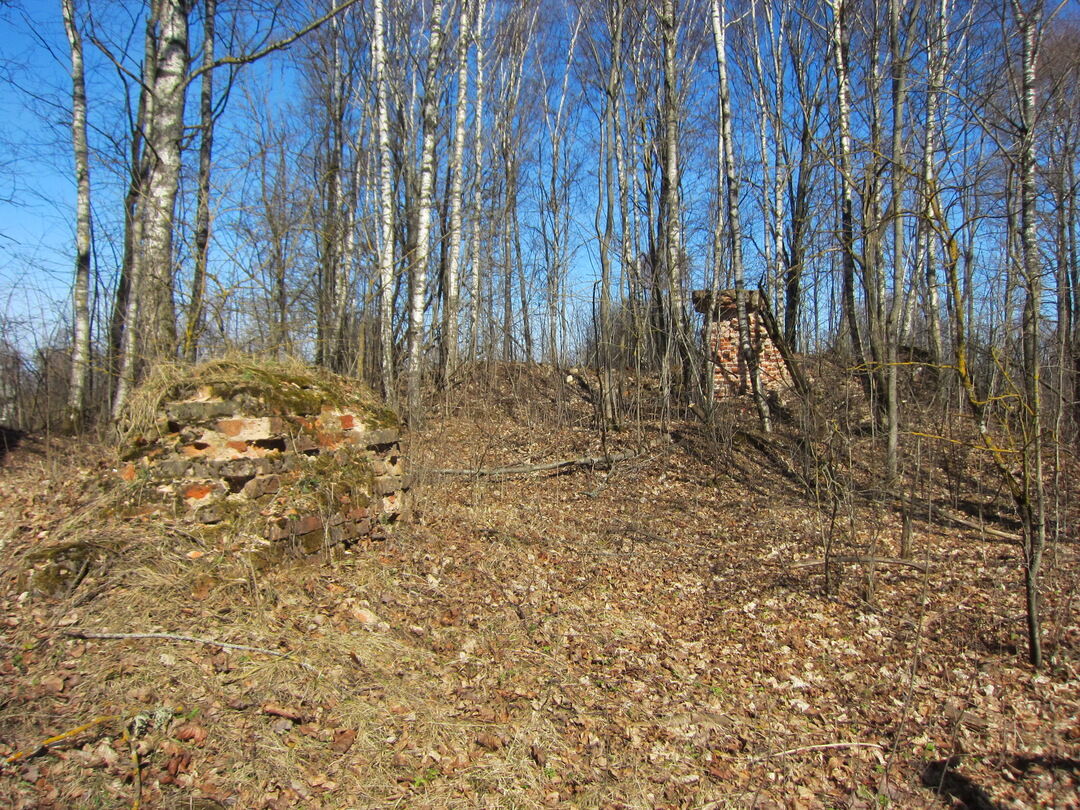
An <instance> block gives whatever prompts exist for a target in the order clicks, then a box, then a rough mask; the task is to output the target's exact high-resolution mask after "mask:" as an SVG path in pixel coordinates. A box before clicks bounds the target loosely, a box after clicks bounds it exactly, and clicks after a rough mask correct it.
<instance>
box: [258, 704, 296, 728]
mask: <svg viewBox="0 0 1080 810" xmlns="http://www.w3.org/2000/svg"><path fill="white" fill-rule="evenodd" d="M262 710H263V714H268V715H270V716H271V717H284V718H285V719H287V720H292V721H293V722H294V723H302V722H303V721H304V715H302V714H301V713H300V712H299V711H297V710H296V709H290V708H288V707H286V706H280V705H278V704H277V703H264V704H263V707H262Z"/></svg>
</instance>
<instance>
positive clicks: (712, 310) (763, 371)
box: [693, 290, 792, 400]
mask: <svg viewBox="0 0 1080 810" xmlns="http://www.w3.org/2000/svg"><path fill="white" fill-rule="evenodd" d="M693 301H694V308H695V309H696V310H697V311H698V312H700V313H701V314H702V315H705V317H707V318H708V317H711V318H712V324H713V328H712V346H711V347H710V349H711V351H710V357H711V359H712V362H713V365H714V369H713V374H714V378H715V381H716V385H715V390H716V398H717V399H718V400H725V399H730V398H732V397H738V396H742V395H744V394H747V393H749V391H750V375H749V370H748V369H747V368H746V364H745V363H744V362H743V359H742V358H741V357H740V356H739V315H738V310H737V308H736V298H735V290H722V291H720V292H719V293H717V295H716V300H715V302H714V301H713V295H712V293H711V292H710V291H709V290H697V291H695V292H694V294H693ZM763 303H764V302H763V301H762V298H761V294H760V293H759V292H757V291H756V290H747V291H746V314H747V319H748V320H749V322H750V344H751V346H752V348H753V350H754V352H755V353H756V354H757V358H758V369H759V371H760V375H761V386H762V389H763V393H765V394H766V395H767V396H770V395H771V396H775V397H777V398H778V399H780V400H783V399H784V398H785V396H786V394H787V392H788V390H789V389H790V388H791V385H792V381H791V374H790V372H789V371H788V367H787V365H786V364H785V363H784V358H783V356H782V355H781V354H780V350H779V349H778V348H777V346H776V344H775V343H773V341H772V340H771V339H770V338H769V334H768V332H767V331H766V329H765V324H764V318H763V314H762V306H763Z"/></svg>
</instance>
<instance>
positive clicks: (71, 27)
mask: <svg viewBox="0 0 1080 810" xmlns="http://www.w3.org/2000/svg"><path fill="white" fill-rule="evenodd" d="M62 3H63V5H62V8H63V15H64V30H65V31H66V33H67V40H68V46H69V48H70V50H71V139H72V149H73V153H74V157H75V189H76V199H75V283H74V288H73V295H72V298H73V302H72V303H73V307H72V310H73V312H72V315H73V325H74V336H73V343H72V348H71V377H70V382H69V388H68V402H67V422H68V427H69V428H71V429H72V430H77V429H78V428H80V427H81V426H82V424H83V421H84V419H85V416H86V393H87V389H88V387H89V381H90V248H91V245H90V238H91V234H90V150H89V148H88V146H87V140H86V78H85V72H84V68H83V49H82V35H81V34H80V33H79V28H78V24H77V22H76V20H75V0H62Z"/></svg>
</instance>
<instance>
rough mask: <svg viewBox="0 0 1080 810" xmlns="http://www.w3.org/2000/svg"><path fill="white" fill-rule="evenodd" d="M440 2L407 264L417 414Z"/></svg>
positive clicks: (411, 397) (412, 405)
mask: <svg viewBox="0 0 1080 810" xmlns="http://www.w3.org/2000/svg"><path fill="white" fill-rule="evenodd" d="M443 7H444V3H443V0H435V4H434V6H433V7H432V10H431V38H430V41H429V44H428V54H427V66H426V68H425V70H424V89H423V93H424V96H423V101H422V102H421V146H420V187H419V191H418V200H417V223H416V249H415V251H414V253H413V257H412V261H411V262H410V264H409V335H408V343H409V353H408V368H407V374H408V379H407V384H408V394H407V401H408V412H409V416H410V418H416V417H418V416H419V415H420V377H421V374H422V373H423V344H424V299H425V298H426V295H427V265H428V257H429V255H430V245H429V239H430V236H431V209H432V189H433V187H434V183H435V136H436V134H437V132H436V128H437V121H436V116H437V114H438V104H439V87H438V86H437V82H436V74H437V71H438V66H439V60H440V58H441V56H442V41H443V20H442V16H443Z"/></svg>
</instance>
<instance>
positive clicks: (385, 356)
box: [371, 0, 394, 400]
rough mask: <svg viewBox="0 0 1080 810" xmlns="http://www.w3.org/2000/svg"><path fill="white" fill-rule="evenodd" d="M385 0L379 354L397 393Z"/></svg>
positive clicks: (380, 57) (379, 88)
mask: <svg viewBox="0 0 1080 810" xmlns="http://www.w3.org/2000/svg"><path fill="white" fill-rule="evenodd" d="M385 16H386V15H385V2H384V0H375V30H374V32H373V33H372V38H371V47H372V51H373V53H372V61H373V62H374V63H375V86H376V103H375V108H376V109H375V118H376V129H377V136H376V137H377V140H378V144H379V257H378V276H379V358H380V367H381V371H382V388H383V396H384V397H385V398H387V399H388V400H392V399H393V398H394V397H393V393H394V333H393V317H394V306H393V305H394V302H393V295H394V187H393V177H392V176H391V169H392V161H393V154H392V153H391V151H390V112H389V99H388V95H389V94H388V92H387V88H386V82H387V76H386V68H387V65H386V20H385Z"/></svg>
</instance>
